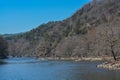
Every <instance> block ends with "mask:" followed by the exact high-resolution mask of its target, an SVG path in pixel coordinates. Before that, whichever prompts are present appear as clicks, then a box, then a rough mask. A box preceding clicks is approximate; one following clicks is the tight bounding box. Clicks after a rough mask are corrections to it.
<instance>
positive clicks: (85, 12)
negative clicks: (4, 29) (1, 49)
mask: <svg viewBox="0 0 120 80" xmlns="http://www.w3.org/2000/svg"><path fill="white" fill-rule="evenodd" d="M119 22H120V0H94V1H93V2H91V3H89V4H86V5H85V6H84V7H83V8H81V9H80V10H78V11H77V12H76V13H75V14H74V15H72V16H71V17H70V18H67V19H65V20H63V21H57V22H49V23H47V24H42V25H40V26H39V27H37V28H36V29H33V30H31V31H29V32H25V33H22V34H17V35H14V36H10V37H6V39H7V40H8V42H9V53H10V54H11V55H13V56H38V57H39V56H62V57H87V56H102V55H110V53H111V51H112V50H113V51H114V52H115V53H119V52H120V50H119V46H120V43H119V41H120V32H119V31H120V27H119V26H120V23H119ZM111 46H113V47H112V48H111Z"/></svg>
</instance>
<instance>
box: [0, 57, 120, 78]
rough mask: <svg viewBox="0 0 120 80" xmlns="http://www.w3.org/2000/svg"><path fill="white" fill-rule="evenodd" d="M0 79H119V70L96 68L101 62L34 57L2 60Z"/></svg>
mask: <svg viewBox="0 0 120 80" xmlns="http://www.w3.org/2000/svg"><path fill="white" fill-rule="evenodd" d="M2 61H3V62H5V63H1V64H0V80H120V71H117V70H116V71H115V70H108V69H102V68H96V65H97V64H100V63H101V62H89V61H82V62H75V61H49V60H37V59H35V58H11V59H6V60H2Z"/></svg>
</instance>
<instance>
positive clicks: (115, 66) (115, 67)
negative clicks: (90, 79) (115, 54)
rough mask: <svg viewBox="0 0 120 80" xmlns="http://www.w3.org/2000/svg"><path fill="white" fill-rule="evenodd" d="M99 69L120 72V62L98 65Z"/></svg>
mask: <svg viewBox="0 0 120 80" xmlns="http://www.w3.org/2000/svg"><path fill="white" fill-rule="evenodd" d="M97 67H98V68H106V69H109V70H120V61H110V62H104V63H102V64H99V65H97Z"/></svg>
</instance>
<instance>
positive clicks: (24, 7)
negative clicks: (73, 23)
mask: <svg viewBox="0 0 120 80" xmlns="http://www.w3.org/2000/svg"><path fill="white" fill-rule="evenodd" d="M88 2H90V0H0V34H6V33H9V34H10V33H20V32H25V31H29V30H31V29H33V28H36V27H37V26H39V25H40V24H42V23H47V22H48V21H58V20H63V19H66V18H68V17H70V16H71V15H72V14H73V13H75V12H76V11H77V10H78V9H80V8H81V7H82V6H83V5H84V4H86V3H88Z"/></svg>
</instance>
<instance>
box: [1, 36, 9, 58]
mask: <svg viewBox="0 0 120 80" xmlns="http://www.w3.org/2000/svg"><path fill="white" fill-rule="evenodd" d="M7 48H8V46H7V42H6V41H5V40H4V39H3V37H2V36H1V35H0V59H4V58H7V55H8V52H7Z"/></svg>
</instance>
